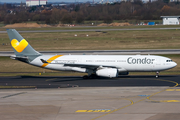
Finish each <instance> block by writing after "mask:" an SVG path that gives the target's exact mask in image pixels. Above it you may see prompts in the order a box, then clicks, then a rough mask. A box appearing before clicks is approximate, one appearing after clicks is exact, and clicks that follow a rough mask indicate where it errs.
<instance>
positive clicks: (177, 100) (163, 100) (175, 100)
mask: <svg viewBox="0 0 180 120" xmlns="http://www.w3.org/2000/svg"><path fill="white" fill-rule="evenodd" d="M160 102H180V101H179V100H161V101H160Z"/></svg>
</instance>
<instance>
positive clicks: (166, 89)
mask: <svg viewBox="0 0 180 120" xmlns="http://www.w3.org/2000/svg"><path fill="white" fill-rule="evenodd" d="M155 80H156V79H155ZM157 80H159V81H165V82H171V83H174V84H176V85H175V86H173V87H170V88H168V89H165V90H161V91H159V92H156V93H153V94H152V95H150V96H149V97H147V99H148V100H150V101H152V102H179V100H152V99H150V97H152V96H154V95H157V94H159V93H161V92H164V91H167V90H174V89H172V88H175V87H177V86H178V85H179V83H177V82H175V81H171V80H162V79H157Z"/></svg>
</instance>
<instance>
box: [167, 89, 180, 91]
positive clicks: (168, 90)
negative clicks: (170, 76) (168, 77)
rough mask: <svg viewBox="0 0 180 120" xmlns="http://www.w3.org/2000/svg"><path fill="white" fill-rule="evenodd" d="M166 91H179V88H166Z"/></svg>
mask: <svg viewBox="0 0 180 120" xmlns="http://www.w3.org/2000/svg"><path fill="white" fill-rule="evenodd" d="M166 91H180V89H166Z"/></svg>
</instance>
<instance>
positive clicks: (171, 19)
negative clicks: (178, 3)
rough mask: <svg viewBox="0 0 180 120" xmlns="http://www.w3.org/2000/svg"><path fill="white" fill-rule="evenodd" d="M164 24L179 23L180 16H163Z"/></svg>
mask: <svg viewBox="0 0 180 120" xmlns="http://www.w3.org/2000/svg"><path fill="white" fill-rule="evenodd" d="M161 18H162V19H163V25H179V20H180V16H161Z"/></svg>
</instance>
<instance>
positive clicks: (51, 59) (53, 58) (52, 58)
mask: <svg viewBox="0 0 180 120" xmlns="http://www.w3.org/2000/svg"><path fill="white" fill-rule="evenodd" d="M61 56H63V55H56V56H53V57H51V58H49V59H48V60H47V62H48V63H44V64H43V65H42V66H41V67H42V68H44V67H46V66H47V65H48V64H49V63H51V62H52V61H53V60H55V59H57V58H58V57H61Z"/></svg>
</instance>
